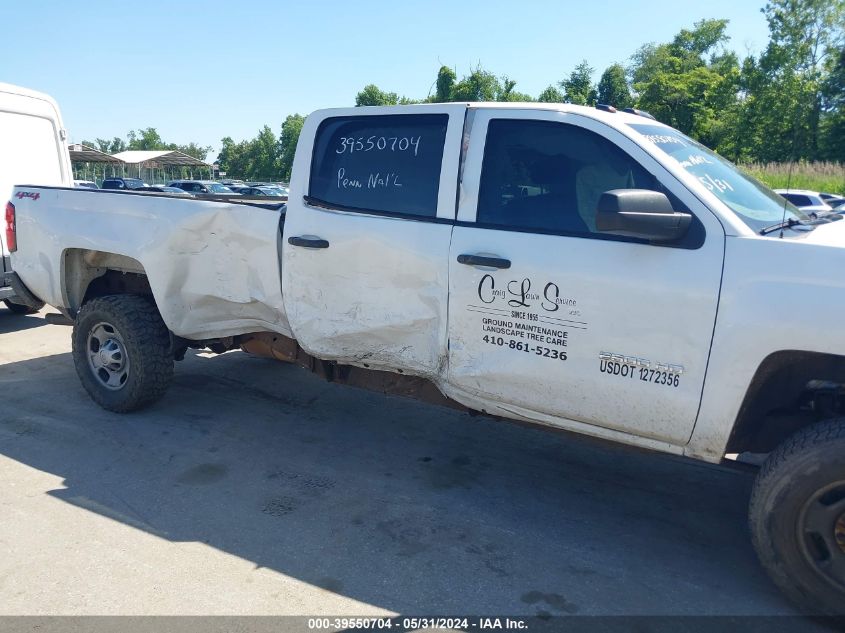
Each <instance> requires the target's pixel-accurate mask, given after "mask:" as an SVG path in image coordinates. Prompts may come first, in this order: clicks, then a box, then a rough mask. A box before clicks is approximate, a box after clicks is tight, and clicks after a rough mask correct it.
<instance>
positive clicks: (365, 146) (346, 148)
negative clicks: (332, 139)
mask: <svg viewBox="0 0 845 633" xmlns="http://www.w3.org/2000/svg"><path fill="white" fill-rule="evenodd" d="M421 140H422V136H370V137H367V138H366V139H365V138H364V137H363V136H359V137H358V138H355V137H352V136H341V137H340V145H339V146H338V147H337V149H335V153H336V154H354V153H355V152H372V151H379V152H383V151H388V150H389V151H391V152H407V151H410V150H412V149H413V151H414V156H417V155H418V154H419V151H420V141H421Z"/></svg>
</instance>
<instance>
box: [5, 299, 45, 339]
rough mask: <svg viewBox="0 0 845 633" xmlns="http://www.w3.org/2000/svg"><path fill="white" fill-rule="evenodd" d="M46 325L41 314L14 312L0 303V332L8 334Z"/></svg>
mask: <svg viewBox="0 0 845 633" xmlns="http://www.w3.org/2000/svg"><path fill="white" fill-rule="evenodd" d="M42 325H47V321H46V320H45V319H44V315H43V314H25V315H24V314H15V313H13V312H11V311H10V310H8V309H6V307H5V306H3V304H2V303H0V334H9V333H10V332H18V331H22V330H30V329H32V328H36V327H41V326H42Z"/></svg>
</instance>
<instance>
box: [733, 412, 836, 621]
mask: <svg viewBox="0 0 845 633" xmlns="http://www.w3.org/2000/svg"><path fill="white" fill-rule="evenodd" d="M749 525H750V528H751V537H752V540H753V543H754V548H755V549H756V550H757V555H758V557H759V558H760V562H761V563H762V565H763V567H764V568H765V569H766V571H767V572H768V574H769V576H771V578H772V580H773V581H774V582H775V584H776V585H777V586H778V587H780V589H781V590H782V591H783V592H784V593H785V594H786V595H787V597H789V598H790V599H791V600H792V601H793V602H794V603H795V604H796V605H798V606H799V607H801V608H802V609H803V610H804V611H805V612H807V613H808V614H812V615H837V616H841V615H845V418H837V419H833V420H829V421H826V422H821V423H818V424H815V425H813V426H810V427H808V428H806V429H803V430H801V431H799V432H798V433H796V434H795V435H793V436H792V437H790V438H789V439H787V440H786V441H785V442H784V443H783V444H782V445H781V446H780V447H778V448H777V449H776V450H775V451H774V452H772V454H771V455H770V456H769V457H768V459H767V460H766V462H765V463H764V464H763V467H762V468H761V470H760V473H759V474H758V475H757V480H756V481H755V483H754V489H753V491H752V495H751V503H750V507H749Z"/></svg>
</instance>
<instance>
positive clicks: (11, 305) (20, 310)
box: [3, 299, 44, 314]
mask: <svg viewBox="0 0 845 633" xmlns="http://www.w3.org/2000/svg"><path fill="white" fill-rule="evenodd" d="M3 303H4V304H6V307H7V308H8V309H9V312H12V313H14V314H35V313H36V312H38V311H39V310H40V309H41V308H43V307H44V303H41V304H40V305H39V306H37V307H36V306H28V305H26V304H24V303H15V302H14V301H11V300H10V299H3Z"/></svg>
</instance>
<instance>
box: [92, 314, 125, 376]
mask: <svg viewBox="0 0 845 633" xmlns="http://www.w3.org/2000/svg"><path fill="white" fill-rule="evenodd" d="M86 349H87V356H88V367H89V368H90V369H91V373H92V374H93V375H94V378H95V380H96V381H97V383H99V384H100V385H101V386H103V387H105V388H106V389H109V390H111V391H118V390H120V389H123V387H124V386H125V385H126V382H127V381H128V380H129V357H128V356H127V355H126V344H125V343H124V342H123V337H122V336H121V335H120V332H118V331H117V329H115V327H114V326H113V325H111V324H110V323H105V322H103V323H97V325H95V326H94V327H93V328H91V332H90V333H89V334H88V342H87V347H86Z"/></svg>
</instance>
